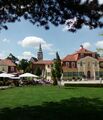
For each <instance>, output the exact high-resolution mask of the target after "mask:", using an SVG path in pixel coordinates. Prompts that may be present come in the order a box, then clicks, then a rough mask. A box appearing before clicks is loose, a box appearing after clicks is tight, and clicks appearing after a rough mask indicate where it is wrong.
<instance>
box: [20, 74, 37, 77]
mask: <svg viewBox="0 0 103 120" xmlns="http://www.w3.org/2000/svg"><path fill="white" fill-rule="evenodd" d="M19 77H34V78H38V76H37V75H34V74H31V73H24V74H22V75H19Z"/></svg>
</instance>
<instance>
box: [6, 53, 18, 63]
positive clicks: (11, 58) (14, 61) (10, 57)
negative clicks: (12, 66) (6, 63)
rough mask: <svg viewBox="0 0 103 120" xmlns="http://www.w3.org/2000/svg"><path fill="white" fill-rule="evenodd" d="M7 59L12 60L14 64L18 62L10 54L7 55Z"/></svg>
mask: <svg viewBox="0 0 103 120" xmlns="http://www.w3.org/2000/svg"><path fill="white" fill-rule="evenodd" d="M7 59H10V60H12V62H13V63H16V62H17V61H19V59H18V58H17V57H15V56H14V55H13V54H12V53H10V54H9V56H8V57H7Z"/></svg>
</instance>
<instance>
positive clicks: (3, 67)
mask: <svg viewBox="0 0 103 120" xmlns="http://www.w3.org/2000/svg"><path fill="white" fill-rule="evenodd" d="M0 71H1V72H2V71H5V72H8V66H5V65H0Z"/></svg>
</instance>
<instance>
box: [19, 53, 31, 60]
mask: <svg viewBox="0 0 103 120" xmlns="http://www.w3.org/2000/svg"><path fill="white" fill-rule="evenodd" d="M32 56H33V54H32V53H31V52H30V51H24V52H23V53H22V55H21V56H17V58H18V59H19V60H21V59H28V60H29V59H30V58H31V57H32Z"/></svg>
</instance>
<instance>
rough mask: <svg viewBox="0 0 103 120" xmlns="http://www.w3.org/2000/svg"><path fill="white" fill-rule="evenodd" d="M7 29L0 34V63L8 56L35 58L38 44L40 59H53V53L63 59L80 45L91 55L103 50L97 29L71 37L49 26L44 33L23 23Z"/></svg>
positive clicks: (13, 24)
mask: <svg viewBox="0 0 103 120" xmlns="http://www.w3.org/2000/svg"><path fill="white" fill-rule="evenodd" d="M102 2H103V1H102ZM7 26H8V30H4V29H2V30H1V31H0V59H3V58H5V57H7V56H8V55H9V54H10V53H12V54H13V55H14V56H16V57H18V58H19V59H22V58H25V59H30V58H31V57H37V52H38V48H39V44H40V43H41V46H42V48H43V54H44V59H54V58H55V53H56V52H57V51H58V53H59V55H60V57H61V58H63V57H65V56H66V55H68V54H72V53H74V52H75V51H77V50H78V49H80V45H81V44H82V45H83V46H84V48H87V49H89V50H91V51H96V48H103V36H100V34H101V33H103V29H100V28H97V29H94V30H89V28H87V27H85V26H84V27H83V28H82V29H80V30H78V31H77V32H75V33H72V32H68V31H66V29H65V28H66V26H65V25H62V26H61V25H60V26H59V27H55V26H53V25H50V29H49V30H45V29H44V28H43V27H37V26H36V25H32V24H31V23H29V21H26V20H24V19H22V21H21V22H15V23H8V24H7Z"/></svg>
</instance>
